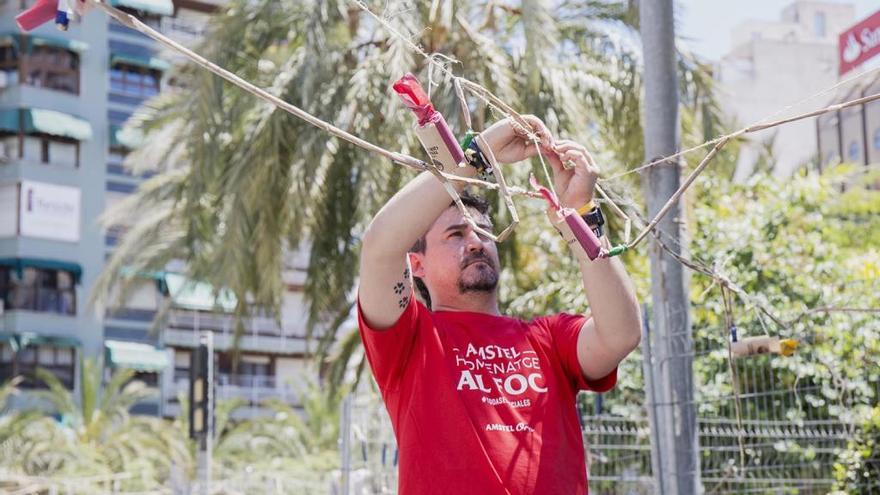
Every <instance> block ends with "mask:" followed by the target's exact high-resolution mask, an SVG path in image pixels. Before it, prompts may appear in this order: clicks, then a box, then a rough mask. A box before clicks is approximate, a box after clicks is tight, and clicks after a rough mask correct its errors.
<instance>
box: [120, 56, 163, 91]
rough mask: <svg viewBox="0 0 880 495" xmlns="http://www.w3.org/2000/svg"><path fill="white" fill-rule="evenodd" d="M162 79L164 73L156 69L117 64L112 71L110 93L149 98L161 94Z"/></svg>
mask: <svg viewBox="0 0 880 495" xmlns="http://www.w3.org/2000/svg"><path fill="white" fill-rule="evenodd" d="M160 79H162V73H161V72H160V71H158V70H156V69H149V68H145V67H138V66H136V65H129V64H124V63H117V64H114V65H113V67H112V68H111V69H110V91H111V92H113V93H116V94H121V95H127V96H139V97H143V98H149V97H152V96H155V95H157V94H158V93H159V80H160Z"/></svg>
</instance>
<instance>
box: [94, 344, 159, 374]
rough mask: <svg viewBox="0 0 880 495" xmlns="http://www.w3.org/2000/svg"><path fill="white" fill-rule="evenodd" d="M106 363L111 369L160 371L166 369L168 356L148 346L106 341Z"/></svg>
mask: <svg viewBox="0 0 880 495" xmlns="http://www.w3.org/2000/svg"><path fill="white" fill-rule="evenodd" d="M104 349H105V350H106V359H107V363H109V364H110V366H112V367H113V368H130V369H133V370H137V371H162V370H164V369H165V368H167V367H168V365H169V364H170V361H169V359H168V354H167V353H166V352H165V351H163V350H161V349H157V348H155V347H153V346H151V345H149V344H142V343H140V342H125V341H122V340H107V341H105V342H104Z"/></svg>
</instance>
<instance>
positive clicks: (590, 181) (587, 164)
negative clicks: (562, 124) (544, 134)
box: [547, 139, 599, 209]
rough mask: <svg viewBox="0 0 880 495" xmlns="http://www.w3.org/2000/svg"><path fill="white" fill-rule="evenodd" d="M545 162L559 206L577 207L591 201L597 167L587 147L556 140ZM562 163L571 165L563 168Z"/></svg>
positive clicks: (597, 173)
mask: <svg viewBox="0 0 880 495" xmlns="http://www.w3.org/2000/svg"><path fill="white" fill-rule="evenodd" d="M547 161H548V162H550V166H551V167H552V168H553V185H554V187H555V188H556V193H557V194H558V195H559V201H560V202H561V203H562V206H566V207H568V208H575V209H577V208H580V207H581V206H584V205H585V204H587V203H589V202H590V200H591V199H593V192H594V189H595V187H596V179H598V178H599V167H597V166H596V162H595V161H594V160H593V157H592V156H591V155H590V152H589V151H587V148H585V147H583V146H581V145H580V144H578V143H575V142H574V141H569V140H567V139H563V140H559V141H556V144H555V145H554V146H553V148H552V152H550V153H547ZM566 163H570V164H572V166H571V167H569V168H567V167H566V166H565V164H566Z"/></svg>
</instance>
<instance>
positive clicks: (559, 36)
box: [93, 0, 718, 339]
mask: <svg viewBox="0 0 880 495" xmlns="http://www.w3.org/2000/svg"><path fill="white" fill-rule="evenodd" d="M369 4H370V7H371V8H372V9H373V10H374V11H376V12H380V13H381V14H382V15H383V16H385V17H386V18H387V19H388V21H389V22H390V24H391V25H392V26H393V27H394V29H396V30H398V31H400V32H402V33H404V34H405V35H408V36H411V38H412V39H413V41H415V42H416V43H418V44H420V45H421V46H422V47H423V48H424V49H425V50H426V51H427V52H429V53H438V54H442V55H444V56H447V57H451V58H452V59H454V60H456V62H455V63H450V64H449V65H448V66H449V68H450V69H452V70H454V71H455V72H456V73H457V74H461V75H463V76H465V77H467V78H469V79H471V80H473V81H475V82H477V83H479V84H481V85H483V86H485V87H486V88H488V89H489V90H490V91H492V92H494V93H495V94H496V95H497V96H498V97H499V98H501V99H502V100H503V101H505V102H506V103H508V104H509V105H511V106H512V107H513V108H516V109H517V110H518V111H520V112H521V113H533V114H536V115H538V116H540V117H542V118H544V119H545V121H546V122H547V123H548V125H549V126H550V127H551V129H552V130H554V132H558V133H560V134H561V135H563V136H565V137H570V138H574V139H577V140H580V141H581V142H584V143H587V144H588V145H589V146H590V147H591V148H592V149H595V150H602V151H601V152H598V153H597V154H598V155H599V158H600V159H601V161H602V162H603V163H605V164H607V167H606V171H607V172H608V173H613V172H614V171H615V169H622V168H625V167H628V166H631V165H633V164H636V163H638V162H640V161H641V160H642V151H641V150H642V148H641V124H640V115H641V107H640V94H641V82H640V75H639V64H640V57H641V54H640V50H639V47H638V42H637V36H636V34H635V31H634V30H633V26H634V22H635V21H636V19H637V18H638V16H637V13H636V12H635V8H634V3H633V2H628V1H613V2H607V1H597V0H579V1H573V0H569V1H566V2H548V1H544V0H534V1H530V2H526V3H525V4H524V5H523V6H522V9H518V8H509V7H507V6H505V5H502V4H498V3H495V2H493V3H489V4H488V5H486V4H485V2H481V1H473V2H464V1H462V2H433V3H431V2H417V3H415V4H412V3H411V2H407V1H403V0H394V1H383V2H370V3H369ZM524 12H528V15H524ZM198 51H199V52H201V53H203V54H204V55H205V56H206V57H207V58H209V59H211V60H214V61H216V62H217V63H218V64H219V65H221V66H223V67H225V68H228V69H229V70H231V71H232V72H235V73H236V74H238V75H240V76H241V77H243V78H246V79H248V80H251V81H253V82H254V83H255V84H257V85H259V86H262V87H266V88H268V90H269V91H271V92H272V93H274V94H276V95H278V96H279V97H281V98H283V99H284V100H286V101H288V102H290V103H292V104H294V105H297V106H299V107H300V108H303V109H305V110H306V111H308V112H310V113H312V114H314V115H316V116H317V117H319V118H322V119H325V120H326V121H328V122H332V123H334V124H336V125H337V126H339V127H341V128H343V129H345V130H347V131H349V132H352V133H353V134H356V135H358V136H360V137H362V138H364V139H366V140H368V141H370V142H373V143H375V144H378V145H379V146H382V147H385V148H387V149H391V150H397V151H401V152H403V153H410V154H414V155H421V150H420V146H419V145H418V143H417V141H416V140H415V138H414V134H413V133H412V132H411V126H412V116H411V115H410V113H409V112H407V111H406V110H405V109H404V108H403V107H402V106H401V105H400V104H399V103H398V101H397V99H396V98H395V97H394V96H393V95H391V94H390V92H389V86H390V83H391V82H392V81H393V80H395V79H396V78H398V77H400V76H401V75H403V74H404V73H406V72H413V73H416V74H417V75H418V76H419V77H420V79H421V80H422V81H423V82H425V83H426V85H427V86H429V87H430V89H431V92H432V95H431V96H432V100H433V102H434V105H435V107H437V108H438V109H439V110H440V111H441V112H442V113H443V114H444V115H445V116H446V117H447V120H448V121H449V123H450V125H451V126H452V128H453V129H454V131H455V132H458V133H463V132H464V131H465V130H466V129H464V128H463V124H462V122H461V117H460V114H459V105H458V102H457V101H456V99H455V95H454V91H453V89H452V85H451V84H450V81H449V80H446V79H444V77H443V76H442V74H440V73H439V71H436V70H435V71H433V73H432V74H430V76H431V78H432V80H433V81H434V82H436V83H437V84H430V83H428V77H429V70H428V65H427V63H426V61H425V60H424V59H422V58H420V57H419V56H417V55H416V54H414V53H413V52H412V51H411V50H409V48H408V47H407V46H406V44H405V43H404V42H403V41H402V40H400V39H398V38H395V37H393V36H391V35H390V34H389V32H387V30H386V29H384V28H382V27H381V26H378V25H377V24H376V23H375V22H374V21H373V20H372V19H371V18H370V17H368V16H367V15H366V14H365V13H364V12H362V11H361V10H360V9H358V8H356V7H355V6H353V5H352V4H349V3H347V2H337V1H332V2H324V1H320V2H319V1H305V2H303V1H292V0H282V1H276V0H271V1H270V0H261V1H256V2H251V1H244V0H240V1H236V2H231V3H230V5H229V6H228V7H227V8H226V9H225V10H223V11H221V13H220V14H218V15H217V16H215V18H214V23H213V25H212V27H211V29H210V31H209V33H208V35H207V36H206V38H205V41H204V43H203V44H202V45H200V46H199V48H198ZM680 66H681V71H682V74H683V75H684V77H683V78H682V89H683V94H684V101H685V103H686V105H687V107H686V109H685V114H686V115H687V116H688V117H687V118H689V119H692V121H693V122H698V124H697V125H688V126H687V128H688V129H694V130H695V131H694V132H696V133H697V134H700V133H701V132H702V134H700V135H701V136H702V135H705V134H706V133H711V132H714V130H715V129H716V128H717V127H718V122H717V117H716V116H715V115H716V114H715V111H716V110H717V109H716V108H715V104H714V99H713V98H712V96H711V90H710V88H711V78H710V77H709V75H708V74H709V71H708V69H707V68H706V67H704V66H702V65H700V64H698V63H696V62H695V61H693V59H692V57H690V56H689V55H687V54H682V56H681V64H680ZM175 77H176V78H177V79H178V80H179V81H181V82H182V83H183V84H184V85H185V86H186V89H185V90H184V91H167V92H165V93H163V94H162V95H160V96H159V97H158V98H156V99H155V100H153V101H151V102H149V103H148V104H147V106H146V108H145V109H144V111H143V112H141V114H140V115H139V116H138V118H137V119H136V122H135V123H134V125H138V126H140V127H141V128H142V129H143V130H144V131H145V133H146V135H147V136H148V139H147V144H146V146H145V147H143V148H142V149H140V150H138V151H136V152H135V153H133V154H132V155H131V156H130V159H129V160H128V163H129V165H130V166H133V167H134V168H135V169H137V170H143V169H154V170H158V171H159V172H162V173H160V174H159V175H157V176H156V177H154V178H153V179H151V180H149V181H147V182H146V183H144V184H143V185H142V186H141V187H140V189H139V191H138V192H137V193H136V194H135V195H134V196H133V197H131V198H130V199H129V200H127V201H125V202H123V203H122V204H121V205H119V207H118V208H117V209H116V210H114V211H111V212H109V213H108V214H107V215H106V217H105V219H104V220H105V222H106V223H107V224H116V223H124V224H130V229H129V230H128V233H127V235H125V236H124V239H123V241H122V243H121V245H120V246H119V247H118V248H117V249H116V250H115V251H114V255H113V257H112V258H111V259H110V260H109V262H108V263H107V265H106V267H105V270H104V272H103V273H102V275H101V277H100V280H99V282H98V283H97V285H96V288H95V291H94V293H93V296H94V297H95V298H96V300H97V301H98V302H102V303H107V302H108V299H109V297H110V294H111V292H112V289H113V288H114V287H115V286H121V287H122V289H123V290H120V291H118V294H119V295H120V297H124V295H125V293H126V290H125V289H126V287H127V286H128V285H129V284H130V283H131V278H130V277H129V278H126V277H124V276H122V275H121V274H122V272H123V271H122V270H121V269H122V268H123V267H129V270H128V271H127V273H129V274H133V273H142V272H149V271H152V270H162V269H164V268H165V265H166V264H167V263H168V262H169V261H171V260H174V259H177V260H183V261H185V262H186V263H187V266H188V269H189V270H190V271H191V273H190V275H191V276H192V277H193V278H195V279H201V280H208V281H210V282H212V283H213V284H214V285H215V286H216V287H221V286H222V287H229V288H230V289H231V290H233V291H234V293H235V294H236V296H237V298H238V300H239V301H240V302H241V304H240V305H239V307H238V308H237V309H236V314H237V315H238V316H244V315H246V314H247V313H248V311H250V310H251V309H252V308H264V307H267V308H270V309H275V310H277V308H278V305H279V303H280V300H281V293H282V288H283V283H282V280H281V272H282V268H283V266H284V257H285V253H287V252H289V251H291V250H294V249H296V248H298V247H302V246H304V247H310V248H311V249H310V262H309V268H308V277H307V284H306V287H305V290H306V296H307V299H308V301H309V307H310V322H311V323H313V324H314V323H317V322H323V323H325V326H328V327H330V338H331V339H332V337H333V335H334V332H335V329H336V326H338V323H339V322H341V321H344V318H343V317H344V316H345V315H347V314H348V311H349V309H350V307H351V302H352V301H351V300H352V298H353V291H352V289H353V287H354V284H355V281H356V279H355V277H356V275H357V272H356V265H355V263H356V261H357V258H358V247H359V236H360V233H361V232H363V230H364V228H365V226H366V223H367V222H368V221H369V219H370V218H371V216H372V215H373V214H374V213H375V212H376V211H378V209H379V207H380V206H381V205H382V204H383V203H384V202H385V201H386V200H387V199H388V198H389V197H390V196H391V195H392V194H393V193H394V192H396V191H397V190H398V189H399V188H400V186H401V185H402V184H403V183H404V182H405V181H406V180H408V179H410V178H411V177H412V174H411V173H410V172H409V171H406V170H404V169H403V168H402V167H400V166H398V165H394V164H392V163H389V162H388V161H387V160H385V159H383V158H379V157H377V156H375V155H373V154H371V153H368V152H366V151H363V150H361V149H357V148H354V147H353V146H351V145H349V144H348V143H346V142H342V141H339V140H337V139H336V138H333V137H331V136H329V135H328V134H327V133H326V132H324V131H323V130H320V129H316V128H314V127H312V126H310V125H308V124H306V123H305V122H303V121H301V120H298V119H297V118H295V117H293V116H291V115H289V114H287V113H285V112H283V111H281V110H279V109H276V108H274V107H272V106H269V105H266V104H264V103H261V102H259V101H258V100H256V99H255V98H254V97H253V96H252V95H250V94H248V93H246V92H244V91H241V90H240V89H238V88H235V87H233V86H231V85H229V84H227V83H225V82H223V81H221V80H219V79H218V78H217V77H215V76H212V75H209V74H208V73H207V72H205V71H204V70H202V69H200V68H197V67H195V66H194V65H186V66H184V67H182V68H180V70H179V71H178V73H177V74H176V75H175ZM469 104H470V105H471V110H472V117H473V122H474V127H476V128H477V130H480V129H482V128H484V127H485V126H486V125H487V124H488V123H491V122H493V121H495V120H497V119H498V118H500V117H501V116H500V115H498V114H497V113H494V112H493V110H492V109H490V108H488V107H487V106H486V105H485V104H484V103H482V102H481V101H478V100H477V99H474V98H472V99H470V100H469ZM688 135H689V136H691V135H694V134H688ZM530 168H531V167H523V166H518V167H510V168H509V169H508V171H507V174H508V176H509V177H510V182H511V183H518V184H524V183H525V178H526V176H527V174H528V172H529V169H530ZM491 196H492V199H493V200H494V201H495V202H496V203H497V204H498V207H497V208H496V211H499V212H500V211H502V210H503V207H502V206H501V205H502V203H501V202H500V199H499V198H498V197H497V195H491ZM504 215H505V214H504V213H501V214H500V216H501V217H502V218H500V219H499V222H498V223H499V224H500V223H501V222H503V221H504V220H505V219H504V218H503V216H504ZM521 230H522V229H520V230H518V231H517V233H516V235H515V236H514V237H516V236H518V235H519V232H520V231H521ZM522 245H523V243H521V242H518V241H517V240H516V239H515V238H514V239H513V240H511V241H510V242H506V243H504V244H503V245H502V246H501V250H502V258H503V259H504V260H510V259H513V258H515V257H516V256H517V255H516V250H517V249H518V248H519V247H520V246H522ZM244 301H248V302H249V303H250V304H244ZM239 331H240V325H239Z"/></svg>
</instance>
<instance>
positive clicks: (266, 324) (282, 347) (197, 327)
mask: <svg viewBox="0 0 880 495" xmlns="http://www.w3.org/2000/svg"><path fill="white" fill-rule="evenodd" d="M203 331H210V332H213V333H214V348H215V349H217V350H218V351H224V350H228V349H231V348H232V347H233V341H234V340H235V317H234V316H233V315H230V314H226V313H209V312H205V311H199V310H183V309H172V310H170V311H169V314H168V320H167V323H166V325H165V329H164V330H163V332H162V341H163V343H164V345H165V346H172V347H196V346H198V344H199V333H200V332H203ZM238 345H239V348H240V349H242V350H248V351H259V352H265V353H271V354H300V355H302V354H306V353H308V352H310V351H311V350H312V347H313V346H312V345H311V344H308V343H307V342H306V339H305V329H304V328H302V327H294V326H289V325H282V326H279V325H278V323H277V322H276V321H275V319H274V318H269V317H265V316H255V317H251V318H246V319H245V320H244V333H243V334H242V335H241V340H240V341H239V344H238Z"/></svg>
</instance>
